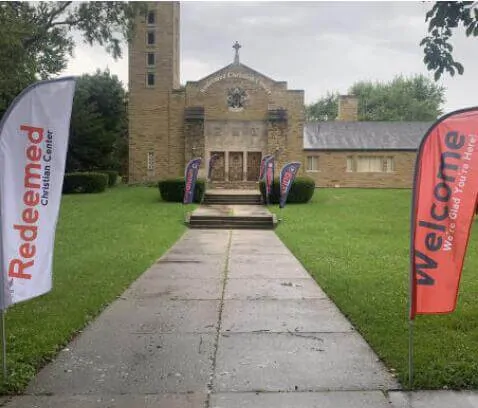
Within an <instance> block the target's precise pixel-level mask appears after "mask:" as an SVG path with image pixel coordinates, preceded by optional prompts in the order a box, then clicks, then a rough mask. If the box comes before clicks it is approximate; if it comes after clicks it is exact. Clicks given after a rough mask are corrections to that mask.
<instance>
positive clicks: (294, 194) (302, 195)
mask: <svg viewBox="0 0 478 408" xmlns="http://www.w3.org/2000/svg"><path fill="white" fill-rule="evenodd" d="M259 189H260V191H261V195H262V199H263V200H264V202H266V184H265V181H261V182H260V183H259ZM314 191H315V181H314V180H313V179H311V178H310V177H296V178H295V180H294V181H293V183H292V187H291V188H290V192H289V195H288V196H287V203H297V204H301V203H307V202H309V201H310V199H311V198H312V196H313V195H314ZM279 196H280V189H279V178H275V179H274V182H273V183H272V194H271V196H270V203H271V204H279Z"/></svg>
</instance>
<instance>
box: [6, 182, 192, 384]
mask: <svg viewBox="0 0 478 408" xmlns="http://www.w3.org/2000/svg"><path fill="white" fill-rule="evenodd" d="M182 220H183V208H182V205H181V204H171V203H164V202H161V201H160V195H159V191H158V189H157V188H146V187H125V186H122V187H116V188H113V189H111V190H108V191H107V192H105V193H102V194H92V195H68V196H63V198H62V205H61V211H60V218H59V222H58V228H57V234H56V244H55V257H54V270H53V290H52V291H51V292H50V293H49V294H47V295H44V296H42V297H40V298H36V299H33V300H31V301H28V302H25V303H21V304H18V305H15V306H13V307H12V308H11V309H9V310H8V312H7V315H6V316H7V317H6V327H7V334H8V343H7V344H8V350H7V352H8V358H7V362H8V366H9V374H10V376H9V381H8V383H7V384H6V385H5V386H4V387H3V389H2V391H3V392H4V393H5V392H13V391H19V390H21V389H22V388H23V387H24V386H25V385H26V384H27V382H28V380H29V379H30V378H31V377H32V376H33V375H34V374H35V372H36V370H37V369H38V367H40V366H42V365H43V364H44V363H45V362H46V361H48V359H51V358H52V357H53V356H54V355H55V354H56V353H57V351H58V350H59V349H61V347H63V346H64V345H65V344H67V342H68V340H70V339H71V338H72V337H73V336H74V335H75V333H77V332H78V330H80V329H81V328H83V327H84V326H85V324H86V323H87V322H88V321H90V320H91V319H92V318H93V317H95V316H96V315H98V313H99V312H100V311H101V310H102V309H103V308H104V307H105V306H106V305H108V304H109V303H111V301H113V300H114V299H115V298H116V297H117V296H118V295H120V294H121V293H122V292H123V291H124V290H125V289H126V288H127V287H128V286H129V285H130V284H131V282H132V281H134V280H135V279H136V278H137V277H138V276H139V275H140V274H141V273H142V272H144V271H145V270H146V269H147V268H148V266H149V265H151V264H152V263H153V262H154V260H156V259H157V258H159V257H160V256H161V255H162V254H163V253H164V252H165V251H166V250H167V249H168V248H169V247H170V246H171V245H172V244H173V243H174V242H175V241H176V240H177V239H178V238H179V237H180V236H181V234H182V233H183V232H184V230H185V227H184V224H183V223H182Z"/></svg>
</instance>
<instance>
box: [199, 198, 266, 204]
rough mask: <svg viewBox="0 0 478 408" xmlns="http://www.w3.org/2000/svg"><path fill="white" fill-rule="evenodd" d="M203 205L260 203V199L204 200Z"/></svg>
mask: <svg viewBox="0 0 478 408" xmlns="http://www.w3.org/2000/svg"><path fill="white" fill-rule="evenodd" d="M203 204H205V205H262V204H263V203H262V201H259V200H254V201H252V200H234V199H230V200H204V201H203Z"/></svg>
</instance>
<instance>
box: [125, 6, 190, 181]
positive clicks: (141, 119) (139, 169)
mask: <svg viewBox="0 0 478 408" xmlns="http://www.w3.org/2000/svg"><path fill="white" fill-rule="evenodd" d="M146 4H147V6H148V8H147V11H146V14H141V15H140V16H138V17H137V20H136V26H135V33H134V36H133V38H132V40H131V42H130V43H129V101H128V110H129V182H130V183H131V182H133V183H135V182H145V181H155V180H157V179H158V178H161V177H165V176H167V174H165V172H166V171H167V168H168V166H169V158H168V144H169V141H168V133H169V132H168V130H169V109H170V98H171V93H172V92H173V90H175V89H178V88H179V86H180V76H179V58H180V55H179V38H180V30H179V25H180V6H179V2H163V1H161V2H159V1H158V2H147V3H146ZM165 169H166V170H165ZM161 173H162V174H161Z"/></svg>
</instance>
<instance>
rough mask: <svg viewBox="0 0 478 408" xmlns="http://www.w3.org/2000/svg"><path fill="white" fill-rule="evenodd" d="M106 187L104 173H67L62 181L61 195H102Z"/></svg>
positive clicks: (106, 181)
mask: <svg viewBox="0 0 478 408" xmlns="http://www.w3.org/2000/svg"><path fill="white" fill-rule="evenodd" d="M107 185H108V176H107V175H106V174H104V173H67V174H65V178H64V180H63V194H73V193H82V194H89V193H102V192H103V191H105V190H106V186H107Z"/></svg>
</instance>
